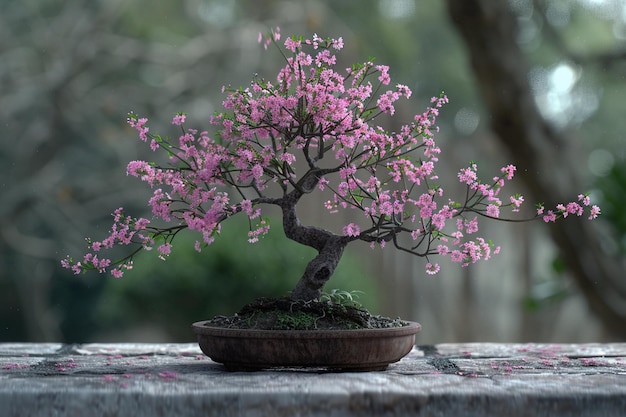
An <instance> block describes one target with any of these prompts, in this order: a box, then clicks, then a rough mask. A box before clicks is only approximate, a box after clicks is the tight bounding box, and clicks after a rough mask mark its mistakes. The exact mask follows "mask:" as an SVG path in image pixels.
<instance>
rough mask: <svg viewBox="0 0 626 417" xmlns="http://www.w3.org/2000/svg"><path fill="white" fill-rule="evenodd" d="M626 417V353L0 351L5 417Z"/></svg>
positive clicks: (484, 349)
mask: <svg viewBox="0 0 626 417" xmlns="http://www.w3.org/2000/svg"><path fill="white" fill-rule="evenodd" d="M265 415H267V416H455V417H456V416H626V343H614V344H549V345H548V344H492V343H468V344H439V345H433V346H416V347H415V348H414V349H413V350H412V351H411V353H410V354H409V355H408V356H407V357H405V358H404V359H402V360H401V361H400V362H398V363H395V364H392V365H390V366H389V368H388V369H387V370H386V371H382V372H366V373H358V372H345V373H331V372H326V371H325V370H323V369H293V368H292V369H275V370H269V371H260V372H253V373H245V372H228V371H226V370H224V368H223V367H222V366H221V365H219V364H217V363H215V362H213V361H211V360H210V359H209V358H207V357H206V356H204V355H202V353H201V351H200V349H199V348H198V347H197V345H195V344H136V343H132V344H131V343H128V344H119V343H118V344H82V345H66V344H56V343H51V344H30V343H3V344H0V416H7V417H12V416H136V417H140V416H265Z"/></svg>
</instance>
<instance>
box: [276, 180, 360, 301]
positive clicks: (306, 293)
mask: <svg viewBox="0 0 626 417" xmlns="http://www.w3.org/2000/svg"><path fill="white" fill-rule="evenodd" d="M317 180H318V176H317V175H315V174H314V173H312V172H310V173H309V175H308V176H305V177H304V180H303V183H304V184H305V186H303V187H302V188H300V189H294V190H293V191H292V192H290V193H288V194H286V195H285V196H284V197H283V198H281V199H279V200H276V201H274V204H277V205H279V206H280V207H281V209H282V212H283V229H284V231H285V236H287V237H288V238H289V239H291V240H293V241H295V242H298V243H300V244H302V245H306V246H310V247H312V248H314V249H316V250H317V252H318V255H317V256H316V257H315V258H313V260H312V261H311V262H309V264H308V265H307V267H306V269H305V271H304V274H303V275H302V277H301V278H300V281H298V283H297V285H296V287H295V288H294V290H293V292H292V293H291V298H293V299H294V300H305V301H308V300H314V299H316V298H319V297H320V295H321V293H322V288H323V287H324V284H326V282H327V281H328V280H329V279H330V277H331V276H332V274H333V272H335V268H337V264H338V263H339V260H340V259H341V255H342V254H343V250H344V249H345V247H346V245H347V244H348V243H349V242H350V241H351V240H354V239H353V238H350V237H348V236H339V235H336V234H334V233H332V232H330V231H328V230H324V229H321V228H319V227H314V226H303V225H301V224H300V220H299V219H298V215H297V213H296V204H297V203H298V201H299V200H300V198H301V197H302V196H303V195H304V194H305V193H307V192H310V190H311V189H313V188H314V187H315V185H316V184H317Z"/></svg>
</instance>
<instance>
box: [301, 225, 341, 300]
mask: <svg viewBox="0 0 626 417" xmlns="http://www.w3.org/2000/svg"><path fill="white" fill-rule="evenodd" d="M328 233H329V236H328V239H326V244H325V245H324V247H323V248H322V249H321V250H320V251H319V254H318V255H317V256H316V257H315V258H313V260H312V261H311V262H309V264H308V265H307V266H306V269H305V271H304V275H302V278H300V281H298V284H297V285H296V288H295V289H294V290H293V292H292V293H291V298H293V299H294V300H313V299H316V298H319V297H320V295H321V293H322V288H323V287H324V284H326V282H327V281H328V280H329V279H330V277H331V275H332V274H333V272H335V268H336V267H337V264H338V263H339V259H341V255H342V254H343V250H344V248H345V247H346V245H347V244H348V242H347V240H346V239H345V238H343V237H341V236H337V235H334V234H332V233H330V232H328Z"/></svg>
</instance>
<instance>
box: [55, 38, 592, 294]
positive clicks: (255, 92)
mask: <svg viewBox="0 0 626 417" xmlns="http://www.w3.org/2000/svg"><path fill="white" fill-rule="evenodd" d="M279 40H280V32H279V31H278V30H276V31H274V32H272V33H271V35H270V36H269V37H268V38H266V39H263V37H262V36H261V35H260V36H259V42H263V43H264V44H265V47H266V48H267V47H268V46H269V45H271V44H272V43H275V44H278V41H279ZM342 47H343V40H342V38H339V39H322V38H320V37H319V36H317V35H314V36H313V37H312V38H311V39H296V38H288V39H287V40H286V41H285V42H284V49H283V48H281V47H279V49H280V50H281V51H282V53H283V56H284V59H285V62H286V63H285V65H284V67H282V68H281V69H280V71H279V72H278V75H277V76H276V77H275V79H272V80H266V79H264V78H262V77H255V78H254V79H253V80H252V82H251V84H250V86H249V87H247V88H239V89H230V88H224V89H223V92H225V93H226V98H225V100H224V102H223V106H224V111H223V112H219V113H216V114H214V115H213V116H212V117H211V119H210V124H211V125H212V126H214V132H213V133H209V132H208V131H200V130H197V129H192V128H189V127H186V126H185V123H186V115H185V114H184V113H179V114H177V115H175V116H174V118H173V120H172V123H173V124H174V125H175V126H177V128H179V129H180V134H179V135H178V138H169V137H162V136H160V135H158V134H153V133H151V132H150V130H149V127H148V125H147V119H146V118H140V117H138V116H137V115H135V114H130V115H129V118H128V123H129V124H130V125H131V126H132V127H134V128H135V129H136V130H137V131H138V133H139V138H140V139H141V140H142V141H144V142H146V143H149V146H150V148H151V149H152V150H153V151H155V152H157V151H164V153H165V154H166V155H167V159H166V160H164V161H163V162H162V163H156V162H146V161H132V162H130V163H129V164H128V167H127V173H128V175H132V176H134V177H138V178H140V179H141V180H142V181H144V182H146V183H148V184H149V185H150V187H151V188H153V189H154V192H153V195H152V197H151V198H150V200H149V205H150V207H151V208H152V214H153V216H154V219H155V220H161V221H162V224H160V225H154V224H153V223H152V221H151V220H149V219H146V218H136V217H132V216H129V215H127V214H126V213H125V212H124V211H123V209H122V208H119V209H117V210H115V212H114V214H113V215H114V222H113V226H112V228H111V232H110V234H109V236H108V237H106V238H105V239H103V240H101V241H92V240H88V244H89V251H88V253H87V254H86V255H84V257H83V258H82V259H81V260H78V261H74V260H73V259H71V258H70V257H69V256H68V257H67V258H66V259H64V260H63V261H62V265H63V266H64V267H66V268H70V269H71V270H73V271H74V273H76V274H79V273H81V272H83V271H87V270H97V271H99V272H105V271H110V273H111V274H112V275H113V276H114V277H121V276H122V275H123V273H124V271H125V270H128V269H131V268H132V265H133V263H132V262H133V256H134V255H135V254H136V253H138V252H139V251H141V250H151V249H153V248H155V247H156V253H157V255H158V256H159V257H160V258H162V259H165V258H166V257H167V256H169V255H170V253H171V251H172V243H173V241H174V238H175V237H176V235H177V234H178V233H179V232H180V231H182V230H184V229H191V230H193V231H196V232H198V233H199V236H201V238H200V237H199V238H198V240H197V241H196V243H195V249H196V250H197V251H201V250H202V249H203V248H205V247H207V246H209V245H211V243H212V242H213V241H214V239H215V238H216V237H217V236H218V235H219V233H220V226H221V224H222V222H224V221H226V220H227V219H229V218H230V217H232V216H235V215H242V216H247V218H248V219H249V225H250V228H249V232H248V240H249V242H250V243H255V242H257V241H258V240H259V239H260V238H261V237H262V236H263V235H265V234H266V233H268V231H269V230H270V224H269V221H268V219H267V218H265V217H263V215H262V209H263V207H266V206H271V205H273V206H277V207H279V208H280V211H281V213H282V222H283V229H284V233H285V235H286V236H287V237H288V238H289V239H292V240H294V241H296V242H298V243H300V244H303V245H307V246H310V247H312V248H314V249H315V250H316V251H317V252H318V254H317V256H315V258H313V259H312V260H311V261H310V262H309V264H308V265H307V267H306V269H305V271H304V273H303V275H302V277H301V278H300V280H299V281H298V282H297V284H296V285H295V288H294V289H293V292H292V293H291V298H292V299H294V300H314V299H319V297H320V295H321V292H322V289H323V287H324V285H325V284H326V282H327V281H328V280H329V279H330V278H331V276H332V274H333V271H334V270H335V268H336V267H337V264H338V262H339V260H340V259H341V256H342V253H343V251H344V249H345V247H346V246H347V245H348V244H349V243H351V242H354V241H357V240H359V241H364V242H368V243H370V244H371V246H372V247H375V246H380V247H384V246H385V245H386V244H391V245H393V246H394V247H395V248H396V249H399V250H401V251H405V252H408V253H411V254H413V255H416V256H421V257H425V258H426V259H427V261H428V262H427V264H426V271H425V272H426V273H428V274H436V273H437V272H439V270H440V265H439V264H438V263H436V262H434V261H431V258H434V257H435V256H443V257H449V258H450V259H451V260H452V261H453V262H456V263H459V264H461V266H467V265H470V264H472V263H475V262H478V261H479V260H488V259H489V258H490V257H491V256H492V255H493V254H496V253H498V252H499V250H500V248H499V247H497V246H495V245H493V244H492V243H491V242H490V241H489V240H487V239H485V238H483V237H480V236H478V235H477V233H478V231H479V219H480V220H509V219H504V218H502V217H500V215H501V212H502V211H503V210H504V209H508V210H510V211H511V212H512V213H517V212H518V211H519V209H520V206H521V205H522V203H523V201H524V198H523V196H521V195H519V194H515V195H509V196H506V197H505V196H504V195H503V194H504V193H502V189H503V187H504V186H505V184H506V183H507V182H508V181H510V180H511V179H512V178H513V176H514V173H515V167H514V166H513V165H507V166H505V167H503V168H502V169H501V170H500V172H499V173H498V174H497V175H496V176H495V177H492V179H491V180H490V181H488V182H483V181H481V180H480V179H479V176H478V167H477V165H476V163H470V164H469V165H468V166H467V167H464V168H462V169H460V171H459V172H458V173H457V178H458V180H459V181H460V182H461V183H462V184H463V185H464V188H465V191H464V193H462V195H461V196H460V197H458V198H455V197H453V196H449V195H447V193H445V192H444V190H443V188H442V186H441V185H440V184H439V182H438V180H439V175H438V172H437V169H436V167H437V162H438V159H439V157H440V153H441V151H440V148H439V147H438V146H437V144H436V142H435V139H434V134H435V132H437V127H436V119H437V116H438V114H439V110H440V108H441V107H442V106H443V105H444V104H445V103H447V101H448V99H447V97H446V96H445V95H443V94H442V95H440V96H438V97H435V98H433V99H432V100H431V105H430V107H428V108H427V109H426V110H425V111H424V112H423V113H421V114H417V115H415V117H414V118H413V120H411V121H410V122H408V123H406V124H404V125H402V126H401V127H400V129H399V130H398V131H396V132H389V131H387V130H386V129H385V128H383V127H381V126H380V125H377V124H375V121H377V120H378V119H379V118H382V117H383V116H384V117H388V118H393V117H394V114H395V108H394V103H395V102H396V101H397V100H399V99H401V98H406V99H408V98H410V97H411V90H410V89H409V88H408V87H407V86H405V85H401V84H396V85H395V87H390V85H391V79H390V76H389V67H387V66H385V65H376V64H375V63H374V62H371V61H367V62H363V63H359V64H355V65H352V67H350V68H347V69H345V70H343V69H337V58H336V55H335V53H336V51H339V50H341V49H342ZM311 193H320V194H321V193H326V194H327V195H329V196H330V198H329V199H328V200H327V201H326V202H325V203H323V204H324V206H325V207H324V209H325V210H327V211H328V213H329V214H333V213H337V212H338V211H340V210H352V211H356V212H357V213H361V215H360V217H358V218H360V220H358V221H357V220H355V222H352V223H350V224H347V225H345V227H343V229H342V230H341V233H335V232H333V231H330V230H325V229H323V228H320V227H316V226H312V225H303V224H302V223H301V222H300V220H299V218H298V213H297V211H296V208H297V206H298V204H299V203H300V202H301V201H302V198H303V197H304V196H305V195H307V194H311ZM320 201H321V200H320ZM585 211H587V214H586V215H587V216H588V218H589V219H593V218H595V217H597V216H598V214H599V213H600V209H599V208H598V207H597V206H595V205H593V206H592V205H591V204H590V199H589V197H588V196H587V195H584V194H581V195H579V196H578V198H577V200H576V201H572V202H569V203H566V204H561V205H558V206H556V207H555V208H553V209H551V210H546V209H545V208H544V207H543V206H542V205H538V206H537V212H536V216H535V217H534V218H539V219H543V220H544V221H545V222H553V221H556V220H557V219H559V218H564V217H567V216H569V215H576V216H581V215H583V213H584V212H585ZM355 218H357V217H355ZM117 245H122V246H127V245H128V246H133V245H134V248H132V249H129V252H130V253H129V254H127V255H126V256H124V257H122V258H121V259H118V260H115V261H114V260H112V259H111V258H109V257H108V256H106V255H104V253H105V252H106V250H109V249H112V248H113V247H114V246H117Z"/></svg>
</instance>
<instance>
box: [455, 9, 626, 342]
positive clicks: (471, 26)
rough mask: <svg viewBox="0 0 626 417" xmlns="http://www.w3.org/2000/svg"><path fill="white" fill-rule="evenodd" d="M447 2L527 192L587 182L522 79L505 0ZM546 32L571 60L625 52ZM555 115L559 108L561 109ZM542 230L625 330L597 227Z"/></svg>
mask: <svg viewBox="0 0 626 417" xmlns="http://www.w3.org/2000/svg"><path fill="white" fill-rule="evenodd" d="M519 3H524V4H525V5H526V7H527V8H526V11H528V8H529V9H530V12H529V13H530V15H531V16H533V15H535V14H537V15H539V16H543V17H544V18H545V13H546V12H547V11H548V10H549V3H550V2H547V3H543V2H535V4H532V3H530V2H518V4H519ZM448 5H449V10H450V16H451V18H452V20H453V22H454V23H455V25H456V26H457V27H458V30H459V33H460V34H461V36H462V37H463V39H464V41H465V43H466V45H467V48H468V56H469V60H470V62H471V65H472V69H473V70H474V73H475V75H476V79H477V81H478V84H479V86H480V91H481V94H482V96H483V99H484V100H485V103H486V105H487V106H488V108H489V110H490V113H491V117H492V118H491V126H492V128H493V130H494V132H495V133H496V134H497V137H498V139H499V140H500V141H502V143H503V144H504V145H505V146H506V148H507V149H508V150H509V152H510V154H511V157H512V158H513V160H514V161H515V164H516V165H517V166H518V168H519V169H520V170H522V171H524V172H526V171H528V172H531V173H537V175H526V176H524V177H523V178H524V180H525V182H526V183H527V185H528V187H529V189H530V190H531V193H532V196H533V197H534V198H535V199H536V200H537V201H543V202H545V203H546V204H547V205H548V206H553V205H555V204H557V203H559V202H563V201H566V200H567V196H568V195H572V194H573V193H576V192H577V190H581V189H582V187H581V186H582V184H583V183H585V182H586V183H587V184H589V182H588V181H585V180H586V178H584V175H583V173H582V172H581V170H580V166H581V164H580V159H579V158H580V153H579V152H576V146H577V143H576V141H574V140H573V135H572V134H571V132H568V131H567V130H566V129H564V128H563V125H561V126H559V125H558V124H557V123H556V122H557V121H558V119H557V120H554V119H553V120H552V123H551V122H550V120H547V119H546V117H545V114H542V113H541V111H540V108H539V106H538V105H537V94H533V90H532V88H531V84H530V81H529V78H530V65H529V62H528V58H527V57H526V56H525V54H524V52H523V51H522V48H521V47H520V44H519V36H520V32H519V31H518V28H519V26H518V18H517V17H516V15H515V14H514V13H513V12H512V11H511V9H510V8H509V5H508V4H507V3H506V2H493V1H490V0H448ZM534 6H538V10H536V11H533V7H534ZM523 10H524V9H523V8H522V11H523ZM547 24H548V25H549V24H550V23H549V22H548V23H547ZM547 32H548V34H549V35H550V36H548V37H547V38H548V40H550V39H557V40H558V41H557V42H556V43H555V45H554V46H555V47H556V48H557V50H558V51H559V52H560V53H561V54H562V55H563V57H564V58H565V59H568V58H570V57H577V58H576V61H578V62H587V61H589V62H594V61H596V60H598V59H600V60H602V61H605V62H611V61H614V60H615V61H621V60H624V58H626V54H625V53H624V51H625V50H626V49H622V50H615V51H610V52H609V53H600V54H597V53H596V52H595V51H594V53H592V54H587V53H586V52H585V51H576V52H573V51H571V50H570V49H569V48H568V46H566V44H565V43H564V42H561V40H562V38H561V37H560V34H559V33H558V30H557V29H556V28H555V27H551V29H550V30H548V31H547ZM622 48H623V47H622ZM558 81H559V82H562V81H563V80H558ZM555 115H556V116H566V115H567V113H566V112H558V113H556V114H555ZM623 192H624V190H621V193H623ZM549 230H550V233H551V236H552V238H553V239H554V241H555V243H556V244H557V245H558V247H559V249H560V255H561V257H562V258H563V261H564V263H565V265H566V268H567V269H568V270H569V271H571V273H572V277H573V278H574V280H575V282H576V283H577V285H578V286H579V287H580V289H581V290H582V293H583V295H584V296H585V298H586V299H587V302H588V303H589V305H590V307H591V309H592V311H594V312H595V313H596V314H597V315H598V316H599V317H600V318H601V320H602V322H603V324H604V325H605V326H606V327H607V328H608V329H609V330H611V331H612V332H613V334H614V335H616V336H619V337H620V338H624V337H626V327H625V326H624V324H626V310H625V309H624V306H625V305H626V280H625V279H624V277H625V276H626V268H625V266H624V259H623V257H621V256H615V254H613V256H611V254H608V253H607V252H606V251H605V250H604V248H603V245H602V241H603V236H605V233H603V230H602V229H600V228H599V227H598V226H594V225H593V224H589V223H586V222H585V221H584V220H580V219H576V220H572V221H569V222H567V223H565V222H564V223H560V224H558V223H557V224H555V225H551V227H550V229H549Z"/></svg>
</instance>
